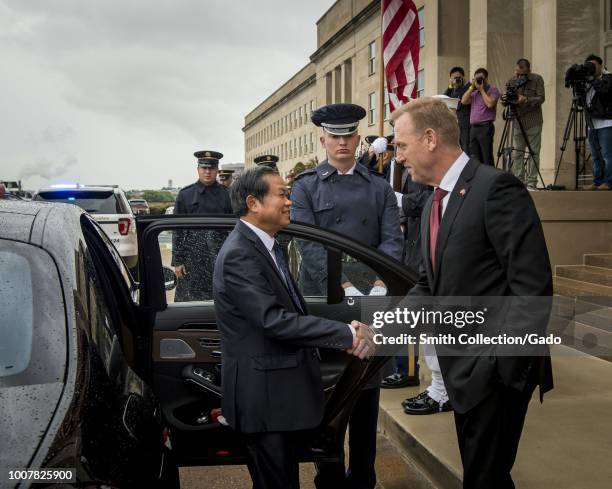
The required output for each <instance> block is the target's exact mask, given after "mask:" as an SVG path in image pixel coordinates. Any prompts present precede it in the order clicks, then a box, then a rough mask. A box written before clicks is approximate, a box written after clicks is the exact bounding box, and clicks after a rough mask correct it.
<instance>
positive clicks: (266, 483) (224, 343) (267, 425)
mask: <svg viewBox="0 0 612 489" xmlns="http://www.w3.org/2000/svg"><path fill="white" fill-rule="evenodd" d="M230 196H231V200H232V207H233V209H234V211H235V212H236V213H237V214H238V215H239V216H240V221H238V223H237V224H236V227H235V228H234V230H233V231H232V232H231V234H230V235H229V236H228V238H227V239H226V241H225V243H224V244H223V247H222V248H221V251H220V252H219V255H218V257H217V261H216V263H215V270H214V277H213V296H214V300H215V312H216V316H217V323H218V325H219V331H220V332H221V348H222V353H223V363H222V379H223V382H222V385H223V401H222V409H223V415H224V416H225V418H226V419H227V421H228V423H229V424H230V426H231V427H232V428H233V429H235V430H236V431H238V432H240V433H241V434H243V436H244V440H245V443H246V446H247V448H248V468H249V472H250V474H251V478H252V479H253V488H254V489H274V488H278V489H288V488H290V489H293V488H298V487H299V477H298V461H297V458H296V445H297V444H298V443H299V437H300V433H301V432H303V431H304V430H309V429H312V428H315V427H317V426H318V425H319V423H320V422H321V420H322V418H323V410H324V394H323V385H322V380H321V372H320V370H319V359H318V352H317V349H316V348H317V347H325V348H335V349H339V350H346V351H347V352H349V353H352V354H353V355H355V356H357V357H359V358H365V356H367V355H368V354H371V353H373V351H374V344H373V341H372V332H371V330H370V329H369V328H368V327H367V326H366V325H364V324H362V323H360V322H358V321H353V322H352V323H351V325H348V324H344V323H341V322H338V321H331V320H327V319H323V318H319V317H315V316H310V315H308V314H307V311H306V303H305V302H304V299H303V297H302V295H301V294H300V292H299V291H298V288H297V285H296V283H295V282H294V280H293V278H292V276H291V274H290V273H289V270H288V268H287V263H286V261H285V257H284V255H283V252H282V250H281V248H280V246H279V244H278V242H277V241H276V240H275V239H274V236H275V235H276V233H278V232H279V231H280V230H281V229H282V228H283V227H285V226H286V225H287V224H289V208H290V206H291V201H290V200H289V198H288V190H287V186H286V184H285V182H284V181H283V179H282V178H281V177H280V175H279V174H278V173H277V172H276V171H275V170H274V169H272V168H269V167H267V166H259V167H256V168H252V169H249V170H247V171H246V172H244V173H243V174H242V175H241V176H240V179H239V180H238V181H237V182H235V183H234V185H233V186H232V187H231V190H230Z"/></svg>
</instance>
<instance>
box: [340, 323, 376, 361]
mask: <svg viewBox="0 0 612 489" xmlns="http://www.w3.org/2000/svg"><path fill="white" fill-rule="evenodd" d="M351 326H352V327H353V328H355V336H353V346H352V348H350V349H348V350H346V352H347V353H349V354H350V355H353V356H356V357H357V358H359V359H360V360H363V359H364V358H366V357H369V356H372V355H373V354H374V351H375V350H376V345H375V344H374V332H373V331H372V328H370V327H369V326H368V325H367V324H363V323H362V322H359V321H356V320H354V321H352V322H351Z"/></svg>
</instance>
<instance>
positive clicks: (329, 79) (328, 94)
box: [325, 71, 333, 104]
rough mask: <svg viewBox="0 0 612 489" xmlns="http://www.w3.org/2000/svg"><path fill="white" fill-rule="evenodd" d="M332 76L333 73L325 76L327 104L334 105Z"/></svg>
mask: <svg viewBox="0 0 612 489" xmlns="http://www.w3.org/2000/svg"><path fill="white" fill-rule="evenodd" d="M332 87H333V85H332V74H331V71H330V72H329V73H327V74H326V75H325V103H326V104H331V103H332Z"/></svg>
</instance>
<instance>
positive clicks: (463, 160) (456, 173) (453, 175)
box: [440, 152, 470, 216]
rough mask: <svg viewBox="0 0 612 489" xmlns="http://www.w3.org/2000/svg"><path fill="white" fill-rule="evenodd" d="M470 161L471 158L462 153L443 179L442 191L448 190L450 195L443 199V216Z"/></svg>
mask: <svg viewBox="0 0 612 489" xmlns="http://www.w3.org/2000/svg"><path fill="white" fill-rule="evenodd" d="M468 161H470V157H469V156H468V155H466V154H465V153H463V152H462V153H461V154H460V155H459V158H457V159H456V160H455V162H454V163H453V164H452V165H451V167H450V168H449V169H448V171H447V172H446V174H445V175H444V177H442V181H441V182H440V188H441V189H442V190H446V191H447V192H448V193H447V194H446V195H445V196H444V198H443V199H442V215H443V216H444V213H445V212H446V205H447V204H448V199H450V196H451V193H452V191H453V190H454V188H455V185H457V181H458V180H459V177H460V176H461V172H462V171H463V169H464V168H465V165H467V164H468Z"/></svg>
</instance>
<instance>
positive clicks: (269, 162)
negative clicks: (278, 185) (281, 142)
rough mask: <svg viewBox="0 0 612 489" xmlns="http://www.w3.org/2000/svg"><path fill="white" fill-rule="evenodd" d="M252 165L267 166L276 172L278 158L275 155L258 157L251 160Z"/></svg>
mask: <svg viewBox="0 0 612 489" xmlns="http://www.w3.org/2000/svg"><path fill="white" fill-rule="evenodd" d="M253 163H255V164H256V165H265V166H269V167H270V168H273V169H275V170H276V171H277V172H278V165H277V163H278V156H276V155H263V156H258V157H257V158H255V159H254V160H253Z"/></svg>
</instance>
